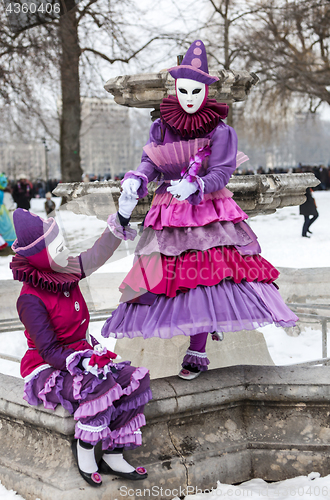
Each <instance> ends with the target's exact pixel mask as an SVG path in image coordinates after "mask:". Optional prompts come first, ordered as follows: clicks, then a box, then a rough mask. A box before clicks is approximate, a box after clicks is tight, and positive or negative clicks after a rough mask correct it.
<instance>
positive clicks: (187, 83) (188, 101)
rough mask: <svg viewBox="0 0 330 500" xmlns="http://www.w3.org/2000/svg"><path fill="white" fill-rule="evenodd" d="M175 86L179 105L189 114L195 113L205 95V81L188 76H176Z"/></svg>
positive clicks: (202, 102) (203, 100)
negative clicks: (198, 80) (201, 81)
mask: <svg viewBox="0 0 330 500" xmlns="http://www.w3.org/2000/svg"><path fill="white" fill-rule="evenodd" d="M175 88H176V96H177V98H178V101H179V103H180V106H181V107H182V109H183V110H184V111H186V113H189V114H193V113H196V111H198V110H199V109H200V108H201V106H202V104H204V102H205V99H206V97H207V94H206V85H205V83H200V82H197V81H196V80H190V79H189V78H178V79H177V80H176V83H175Z"/></svg>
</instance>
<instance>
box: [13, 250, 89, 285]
mask: <svg viewBox="0 0 330 500" xmlns="http://www.w3.org/2000/svg"><path fill="white" fill-rule="evenodd" d="M9 266H10V268H11V270H12V271H13V277H14V280H17V281H22V282H24V283H28V284H29V285H32V286H34V287H40V288H41V289H43V290H47V291H49V292H54V293H56V292H66V291H69V290H70V289H71V288H74V287H75V286H76V285H77V284H78V282H79V280H80V279H81V278H82V273H81V268H80V264H79V259H78V258H77V257H69V259H68V265H67V267H66V268H65V272H56V271H45V270H40V269H37V268H36V267H34V266H33V265H32V264H31V263H30V262H29V260H28V259H27V258H26V257H23V256H22V255H18V254H16V255H14V257H13V259H12V261H11V263H10V265H9Z"/></svg>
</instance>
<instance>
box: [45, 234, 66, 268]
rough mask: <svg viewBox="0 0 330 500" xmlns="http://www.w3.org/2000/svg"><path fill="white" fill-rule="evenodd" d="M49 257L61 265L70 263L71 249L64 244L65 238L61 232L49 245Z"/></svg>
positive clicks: (64, 265)
mask: <svg viewBox="0 0 330 500" xmlns="http://www.w3.org/2000/svg"><path fill="white" fill-rule="evenodd" d="M47 251H48V255H49V257H50V258H51V259H52V260H53V261H54V262H55V264H57V265H58V266H60V267H66V266H67V265H68V257H69V250H68V249H67V247H66V246H65V244H64V238H63V235H62V234H61V233H59V234H58V235H57V236H56V238H55V239H54V240H53V241H52V242H51V243H49V245H48V246H47Z"/></svg>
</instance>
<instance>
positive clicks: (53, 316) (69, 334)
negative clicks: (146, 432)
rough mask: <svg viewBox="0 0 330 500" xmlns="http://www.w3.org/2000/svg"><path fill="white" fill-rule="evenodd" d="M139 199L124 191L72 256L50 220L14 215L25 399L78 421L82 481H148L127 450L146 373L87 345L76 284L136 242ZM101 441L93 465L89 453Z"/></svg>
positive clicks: (139, 416)
mask: <svg viewBox="0 0 330 500" xmlns="http://www.w3.org/2000/svg"><path fill="white" fill-rule="evenodd" d="M136 203H137V200H136V199H134V198H132V197H127V196H126V195H125V194H124V193H122V195H121V197H120V199H119V212H118V214H112V215H110V216H109V218H108V227H107V228H106V230H105V231H104V232H103V234H102V235H101V237H100V238H99V239H98V240H97V241H96V242H95V244H94V245H93V246H92V248H90V249H89V250H87V251H85V252H82V253H81V254H80V255H79V256H78V257H69V251H68V249H67V248H66V246H65V243H64V240H63V236H62V235H61V233H60V231H59V227H58V225H57V223H56V221H55V220H54V219H53V218H49V219H47V220H44V219H42V218H40V217H38V216H37V215H34V214H32V213H29V212H28V211H27V210H24V209H21V208H19V209H17V210H16V211H15V212H14V224H15V229H16V234H17V239H16V241H15V243H14V244H13V250H14V251H15V252H16V255H15V256H14V257H13V260H12V262H11V265H10V267H11V269H12V271H13V276H14V279H16V280H19V281H22V282H23V286H22V290H21V294H20V296H19V298H18V300H17V310H18V314H19V317H20V320H21V321H22V323H23V325H24V326H25V336H26V338H27V344H28V350H27V351H26V353H25V355H24V357H23V359H22V362H21V375H22V377H23V378H24V380H25V388H24V399H25V400H26V401H28V403H30V404H31V405H39V404H43V405H44V406H45V408H50V409H55V408H56V406H57V405H58V404H60V405H62V406H63V407H64V408H65V409H66V410H68V411H69V412H70V413H71V414H73V416H74V419H75V420H76V421H77V423H76V427H75V440H74V441H73V444H72V451H73V454H74V457H75V459H76V461H77V465H78V468H79V472H80V474H81V475H82V477H83V478H84V479H85V480H86V481H87V482H88V483H89V484H90V485H92V486H100V485H101V484H102V479H101V475H100V473H104V474H115V475H116V476H120V477H123V478H125V479H129V480H138V479H145V478H146V477H147V472H146V470H145V469H144V467H138V468H136V469H135V468H134V467H133V466H131V465H130V464H129V463H128V462H126V460H125V459H124V457H123V450H124V449H132V448H135V447H137V446H139V445H141V443H142V439H141V431H140V427H141V426H143V425H145V417H144V413H143V411H144V405H145V404H146V403H147V402H148V401H149V400H150V399H151V391H150V386H149V372H148V370H147V369H146V368H143V367H139V368H135V367H133V366H130V362H129V361H124V362H117V363H114V359H116V357H117V355H116V354H114V353H112V352H110V351H108V350H107V349H105V348H102V347H101V346H100V345H99V344H98V343H97V341H96V340H95V339H93V338H92V344H93V345H91V344H89V343H88V342H87V340H86V332H87V328H88V324H89V312H88V309H87V305H86V302H85V300H84V298H83V295H82V293H81V291H80V288H79V281H80V280H81V279H83V278H85V277H86V276H89V275H90V274H91V273H92V272H94V271H95V270H96V269H98V268H99V267H101V266H102V265H103V264H104V263H105V262H106V261H107V260H108V259H109V257H110V256H111V255H112V254H113V252H114V251H115V250H116V249H117V247H118V246H119V244H120V242H121V240H122V239H124V240H126V239H134V237H135V236H136V231H135V230H134V229H132V228H131V227H130V226H129V224H128V223H129V214H130V213H131V211H132V210H133V208H134V206H135V205H136ZM99 441H102V450H103V456H102V459H101V462H100V463H98V464H97V463H96V460H95V454H94V447H95V445H96V444H97V443H98V442H99Z"/></svg>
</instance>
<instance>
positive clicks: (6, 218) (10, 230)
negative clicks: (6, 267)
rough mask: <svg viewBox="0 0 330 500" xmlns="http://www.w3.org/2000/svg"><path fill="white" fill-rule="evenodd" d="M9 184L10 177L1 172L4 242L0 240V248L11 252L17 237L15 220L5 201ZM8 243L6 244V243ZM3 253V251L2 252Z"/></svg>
mask: <svg viewBox="0 0 330 500" xmlns="http://www.w3.org/2000/svg"><path fill="white" fill-rule="evenodd" d="M7 185H8V179H7V177H6V175H5V174H0V234H1V236H2V239H3V240H4V242H0V250H4V249H5V248H6V247H7V246H8V247H9V249H8V248H7V249H6V252H9V253H10V247H11V245H12V244H13V243H14V241H15V239H16V234H15V229H14V224H13V221H12V219H11V217H10V215H9V212H8V209H7V207H6V205H5V203H4V195H5V189H6V188H7ZM4 243H6V245H5V244H4ZM2 255H3V253H2Z"/></svg>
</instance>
